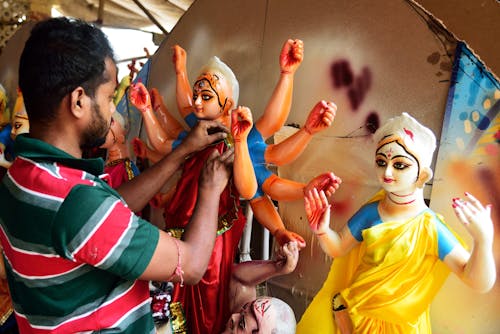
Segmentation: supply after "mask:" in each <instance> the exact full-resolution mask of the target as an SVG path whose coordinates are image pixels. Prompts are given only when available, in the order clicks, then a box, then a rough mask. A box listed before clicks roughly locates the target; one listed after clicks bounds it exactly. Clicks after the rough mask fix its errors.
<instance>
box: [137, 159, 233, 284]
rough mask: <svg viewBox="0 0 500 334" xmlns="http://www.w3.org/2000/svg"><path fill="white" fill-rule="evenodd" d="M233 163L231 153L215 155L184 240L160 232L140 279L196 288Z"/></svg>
mask: <svg viewBox="0 0 500 334" xmlns="http://www.w3.org/2000/svg"><path fill="white" fill-rule="evenodd" d="M233 159H234V153H233V151H232V150H228V151H226V152H224V153H223V154H222V155H221V156H219V154H218V152H217V151H216V150H214V151H213V152H212V155H211V156H210V157H209V159H208V160H207V162H206V163H205V167H204V168H203V171H202V174H201V177H200V181H199V182H200V186H199V189H198V198H197V201H196V207H195V209H194V212H193V216H192V217H191V220H190V221H189V223H188V225H187V228H186V231H185V233H184V236H183V240H177V239H174V238H173V237H171V236H170V235H168V234H167V233H165V232H163V231H160V239H159V242H158V245H157V247H156V250H155V252H154V254H153V257H152V259H151V261H150V263H149V265H148V266H147V268H146V270H145V271H144V273H143V274H142V275H141V277H140V279H143V280H164V281H165V280H171V281H174V282H178V281H181V282H182V281H184V282H185V283H187V284H196V283H198V281H199V280H200V279H201V278H202V277H203V274H204V273H205V271H206V269H207V266H208V261H209V259H210V256H211V255H212V249H213V246H214V242H215V238H216V236H217V223H218V211H219V199H220V194H221V192H222V191H223V190H224V188H225V187H226V185H227V181H228V179H229V175H230V172H231V167H232V166H231V165H232V163H233Z"/></svg>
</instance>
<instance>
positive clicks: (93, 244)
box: [74, 201, 133, 265]
mask: <svg viewBox="0 0 500 334" xmlns="http://www.w3.org/2000/svg"><path fill="white" fill-rule="evenodd" d="M109 210H110V211H109V213H108V215H107V217H106V218H105V219H104V221H103V222H102V223H101V225H100V226H99V227H98V228H97V229H96V230H95V231H94V232H93V234H92V235H91V236H90V238H89V239H87V241H86V242H85V244H84V245H83V247H82V248H81V249H79V250H78V252H76V253H75V254H74V257H75V259H78V260H80V261H82V262H86V263H88V264H90V265H96V264H98V263H99V262H101V261H102V260H103V259H104V258H105V257H106V256H108V254H109V253H110V252H112V251H113V247H114V246H116V244H118V243H119V239H120V238H121V237H122V236H123V235H124V234H125V233H126V232H127V230H128V229H129V227H130V225H129V223H130V220H131V217H132V215H133V214H132V212H131V211H130V210H129V209H128V208H126V207H125V206H124V205H123V203H122V202H121V201H116V202H115V204H114V205H113V206H112V207H110V209H109Z"/></svg>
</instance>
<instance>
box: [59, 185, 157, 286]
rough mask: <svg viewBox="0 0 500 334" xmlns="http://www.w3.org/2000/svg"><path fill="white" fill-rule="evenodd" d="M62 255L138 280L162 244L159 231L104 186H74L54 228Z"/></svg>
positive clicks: (63, 204) (60, 210) (61, 208)
mask: <svg viewBox="0 0 500 334" xmlns="http://www.w3.org/2000/svg"><path fill="white" fill-rule="evenodd" d="M52 238H53V242H54V246H55V248H56V251H57V252H58V253H59V255H61V256H63V257H65V258H67V259H69V260H71V261H75V262H81V263H86V264H89V265H91V266H94V267H97V268H100V269H102V270H107V271H110V272H112V273H114V274H116V275H118V276H120V277H123V278H126V279H137V278H138V277H139V276H140V275H141V274H142V273H143V272H144V270H145V269H146V267H147V265H148V264H149V262H150V260H151V258H152V256H153V253H154V251H155V249H156V246H157V244H158V240H159V230H158V228H157V227H155V226H153V225H152V224H150V223H149V222H147V221H145V220H143V219H141V218H139V217H137V216H136V215H135V214H134V213H133V212H132V211H130V209H129V208H128V207H127V206H126V205H125V204H124V202H122V200H121V199H120V198H119V197H117V196H116V195H114V194H113V193H112V192H108V191H106V189H105V188H103V187H101V186H86V185H77V186H75V187H74V188H73V189H72V190H71V192H70V193H69V195H68V196H67V197H66V199H65V200H64V202H63V203H62V205H61V207H60V209H59V211H58V213H57V215H56V217H55V219H54V222H53V226H52Z"/></svg>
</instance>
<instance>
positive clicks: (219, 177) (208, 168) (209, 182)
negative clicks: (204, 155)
mask: <svg viewBox="0 0 500 334" xmlns="http://www.w3.org/2000/svg"><path fill="white" fill-rule="evenodd" d="M233 161H234V151H233V149H232V148H230V149H228V150H227V151H225V152H224V153H222V155H220V154H219V152H218V151H217V150H216V149H214V150H213V151H212V153H211V154H210V156H209V157H208V159H207V161H205V165H204V166H203V169H202V171H201V175H200V190H201V189H208V190H210V191H212V190H216V191H217V192H218V194H220V193H222V191H223V190H224V188H226V185H227V182H228V180H229V176H230V175H231V171H232V169H233V168H232V166H233Z"/></svg>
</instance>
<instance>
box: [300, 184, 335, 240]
mask: <svg viewBox="0 0 500 334" xmlns="http://www.w3.org/2000/svg"><path fill="white" fill-rule="evenodd" d="M304 207H305V210H306V216H307V221H308V222H309V227H310V228H311V231H312V232H313V233H314V234H322V233H326V232H327V231H328V229H329V228H330V227H329V225H330V204H329V203H328V199H327V198H326V195H325V193H324V192H323V191H319V192H318V190H317V189H316V188H313V189H312V190H310V191H308V192H307V193H306V195H305V196H304Z"/></svg>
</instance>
